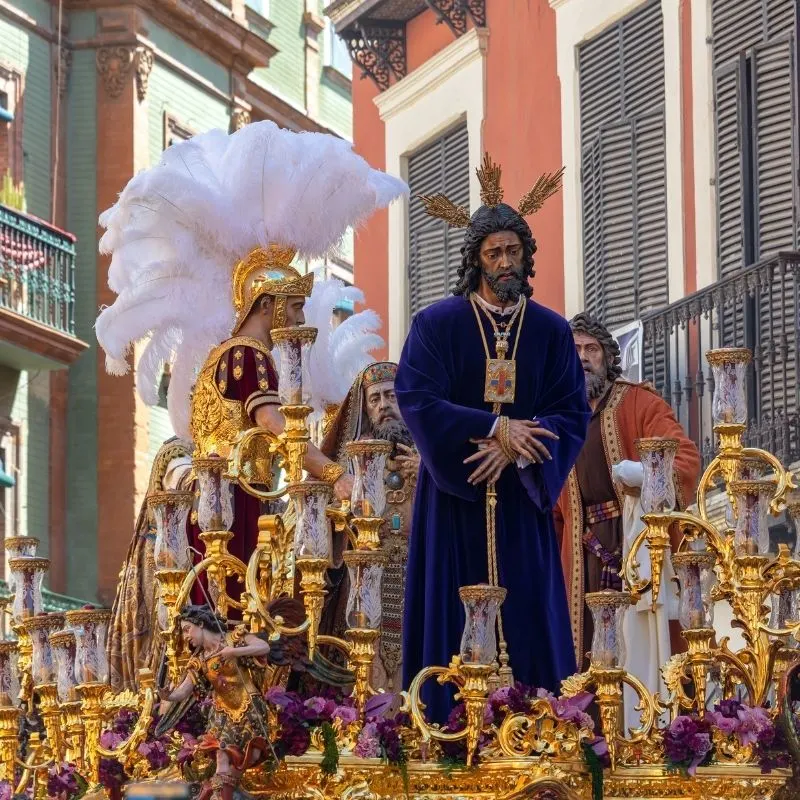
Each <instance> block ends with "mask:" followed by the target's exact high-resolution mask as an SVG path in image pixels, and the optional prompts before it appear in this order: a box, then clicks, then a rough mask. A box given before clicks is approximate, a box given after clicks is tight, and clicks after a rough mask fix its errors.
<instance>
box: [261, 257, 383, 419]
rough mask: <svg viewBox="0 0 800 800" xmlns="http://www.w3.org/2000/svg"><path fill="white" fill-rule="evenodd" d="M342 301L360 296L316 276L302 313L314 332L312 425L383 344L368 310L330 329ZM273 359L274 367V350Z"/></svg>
mask: <svg viewBox="0 0 800 800" xmlns="http://www.w3.org/2000/svg"><path fill="white" fill-rule="evenodd" d="M345 300H349V301H350V302H353V303H363V302H364V293H363V292H362V291H361V290H360V289H358V288H356V287H355V286H345V284H344V283H343V282H342V281H340V280H338V279H337V278H323V277H322V276H321V274H320V273H317V275H316V279H315V281H314V287H313V289H312V292H311V297H309V298H308V300H307V301H306V305H305V309H304V311H305V318H306V325H310V326H311V327H314V328H316V329H317V339H316V341H315V343H314V346H313V347H312V348H311V358H310V360H309V376H310V379H311V406H312V408H313V409H314V412H313V414H312V415H311V421H312V422H314V421H316V420H319V419H321V418H322V416H323V414H324V412H325V407H326V406H327V405H329V404H338V403H341V402H342V401H343V400H344V399H345V397H346V396H347V393H348V392H349V391H350V387H351V386H352V385H353V382H354V381H355V379H356V378H357V377H358V375H359V373H360V372H361V371H362V370H363V369H364V368H365V367H367V366H369V365H370V364H371V363H372V362H373V361H375V357H374V356H373V355H372V353H373V351H375V350H379V349H380V348H382V347H383V346H384V344H385V342H384V340H383V339H382V338H381V337H380V336H379V335H378V333H377V331H379V330H380V328H381V319H380V317H379V316H378V315H377V314H376V313H375V312H374V311H371V310H370V309H365V310H363V311H359V312H357V313H355V314H353V315H352V316H350V317H348V318H347V319H346V320H344V321H343V322H342V323H341V324H340V325H338V326H337V327H336V328H334V327H333V310H334V309H335V308H336V306H337V305H339V304H340V303H341V302H342V301H345ZM273 357H274V358H275V361H276V364H277V363H278V358H279V355H278V351H277V349H276V350H274V351H273Z"/></svg>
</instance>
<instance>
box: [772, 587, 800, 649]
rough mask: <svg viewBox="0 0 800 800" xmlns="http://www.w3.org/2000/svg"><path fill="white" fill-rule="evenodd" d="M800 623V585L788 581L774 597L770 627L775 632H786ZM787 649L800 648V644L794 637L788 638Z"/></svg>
mask: <svg viewBox="0 0 800 800" xmlns="http://www.w3.org/2000/svg"><path fill="white" fill-rule="evenodd" d="M798 622H800V583H797V582H796V581H786V582H784V583H782V584H781V585H780V586H779V588H778V591H776V592H775V593H774V594H773V595H772V611H771V613H770V617H769V627H770V628H773V629H774V630H785V629H786V628H789V627H792V626H793V625H796V624H797V623H798ZM784 644H785V646H786V647H791V648H792V649H798V648H800V642H798V640H797V639H795V637H794V636H788V637H787V638H786V641H785V643H784Z"/></svg>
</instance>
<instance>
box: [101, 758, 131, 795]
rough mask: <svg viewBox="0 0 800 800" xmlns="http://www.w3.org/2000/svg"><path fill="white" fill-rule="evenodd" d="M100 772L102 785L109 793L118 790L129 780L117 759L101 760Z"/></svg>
mask: <svg viewBox="0 0 800 800" xmlns="http://www.w3.org/2000/svg"><path fill="white" fill-rule="evenodd" d="M99 772H100V783H101V784H102V785H103V786H104V787H105V788H106V789H108V790H109V791H111V790H113V789H117V788H118V787H120V786H122V784H123V783H125V781H126V780H128V776H127V775H126V774H125V770H124V768H123V766H122V764H120V763H119V761H117V760H116V759H115V758H101V759H100V770H99Z"/></svg>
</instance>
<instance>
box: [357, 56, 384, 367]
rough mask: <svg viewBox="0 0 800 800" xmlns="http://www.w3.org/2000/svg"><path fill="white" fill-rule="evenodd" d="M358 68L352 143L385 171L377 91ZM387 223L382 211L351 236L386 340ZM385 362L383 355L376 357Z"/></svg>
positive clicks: (362, 282)
mask: <svg viewBox="0 0 800 800" xmlns="http://www.w3.org/2000/svg"><path fill="white" fill-rule="evenodd" d="M357 76H358V67H357V66H354V68H353V78H354V80H353V142H354V146H355V149H356V151H357V152H358V153H359V154H360V155H362V156H363V157H364V158H365V159H366V160H367V161H368V162H369V163H370V164H371V165H372V166H373V167H375V168H376V169H385V168H386V137H385V135H384V129H383V122H381V118H380V117H379V116H378V109H377V108H376V107H375V104H374V103H373V102H372V100H373V98H374V97H375V96H376V95H377V94H378V87H377V86H376V85H375V84H374V83H373V82H372V81H371V80H370V79H369V78H364V80H359V79H358V77H357ZM388 240H389V220H388V215H387V212H386V211H378V212H377V213H375V214H373V216H371V217H370V218H369V220H368V221H367V222H366V224H365V225H363V226H362V227H361V228H359V229H358V230H356V234H355V253H354V259H355V262H354V267H353V277H354V280H355V283H356V286H358V288H359V289H361V290H362V291H363V292H364V299H365V302H366V305H367V307H368V308H371V309H373V310H375V311H376V312H377V313H378V314H379V315H380V318H381V320H382V321H383V329H382V331H381V335H382V336H383V338H384V339H386V337H387V322H388V319H389V297H388V282H389V252H388ZM375 355H376V356H377V357H378V358H385V357H386V352H385V351H384V352H381V353H376V354H375Z"/></svg>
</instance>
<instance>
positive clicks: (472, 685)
mask: <svg viewBox="0 0 800 800" xmlns="http://www.w3.org/2000/svg"><path fill="white" fill-rule="evenodd" d="M493 669H494V667H493V665H491V664H463V663H462V664H459V666H458V672H459V674H460V675H461V676H462V677H463V679H464V685H463V686H462V688H461V690H460V691H459V695H460V696H461V699H462V700H463V701H464V707H465V710H466V717H467V766H468V767H471V766H472V760H473V758H474V757H475V753H476V752H477V750H478V743H479V742H480V738H481V733H482V732H483V727H484V713H485V711H486V703H487V702H488V699H489V676H490V675H491V674H492V671H493Z"/></svg>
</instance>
